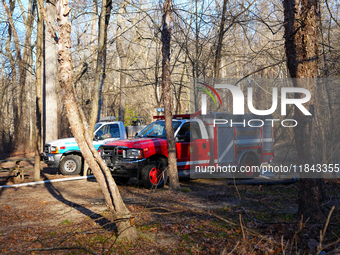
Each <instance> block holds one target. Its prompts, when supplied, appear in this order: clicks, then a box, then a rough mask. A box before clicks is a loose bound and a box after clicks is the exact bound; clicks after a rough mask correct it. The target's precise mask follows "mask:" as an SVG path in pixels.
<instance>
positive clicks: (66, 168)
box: [59, 155, 81, 175]
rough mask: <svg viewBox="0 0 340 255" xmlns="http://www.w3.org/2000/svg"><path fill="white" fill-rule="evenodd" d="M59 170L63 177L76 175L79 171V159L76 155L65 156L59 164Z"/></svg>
mask: <svg viewBox="0 0 340 255" xmlns="http://www.w3.org/2000/svg"><path fill="white" fill-rule="evenodd" d="M59 170H60V172H61V173H62V174H63V175H77V174H79V173H80V170H81V159H80V157H79V156H77V155H67V156H65V157H63V159H62V160H61V162H60V165H59Z"/></svg>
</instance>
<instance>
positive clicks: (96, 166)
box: [57, 0, 137, 240]
mask: <svg viewBox="0 0 340 255" xmlns="http://www.w3.org/2000/svg"><path fill="white" fill-rule="evenodd" d="M57 6H58V9H57V10H59V12H58V21H59V36H60V38H59V42H58V70H59V84H60V86H61V88H62V89H63V97H64V98H63V102H64V105H65V107H66V109H67V117H68V120H69V122H70V126H71V130H72V132H73V134H74V136H75V139H76V142H77V144H78V145H79V148H80V150H81V153H82V155H83V157H84V159H85V161H86V163H87V164H88V165H89V167H90V168H91V170H92V172H93V174H94V176H95V177H96V180H97V182H98V184H99V186H100V188H101V190H102V192H103V194H104V198H105V201H106V204H107V206H108V207H109V209H110V210H111V212H113V213H114V215H115V218H116V220H117V228H118V237H119V238H124V237H126V238H128V239H130V240H132V239H135V238H137V231H136V228H135V227H134V226H132V225H131V222H130V219H131V214H130V212H129V210H128V209H127V208H126V206H125V204H124V202H123V200H122V197H121V196H120V194H119V190H118V187H117V185H116V183H115V182H114V180H113V178H112V175H111V172H110V170H109V169H108V167H107V166H106V164H105V163H104V161H103V160H102V158H101V157H100V155H99V153H98V152H97V150H96V149H95V147H94V146H93V133H90V132H89V129H88V127H89V126H88V124H87V121H86V118H85V116H84V113H83V111H82V109H81V107H80V105H79V103H78V100H77V98H76V95H75V89H74V86H73V72H72V59H71V51H70V49H71V29H72V27H71V23H70V22H69V20H68V17H69V14H70V11H71V9H70V7H69V6H68V0H58V2H57Z"/></svg>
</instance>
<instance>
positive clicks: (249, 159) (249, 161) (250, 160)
mask: <svg viewBox="0 0 340 255" xmlns="http://www.w3.org/2000/svg"><path fill="white" fill-rule="evenodd" d="M253 166H256V170H255V171H254V169H252V168H251V167H253ZM259 166H260V165H259V163H258V159H257V158H256V156H254V155H253V154H247V155H245V156H243V158H242V159H241V163H240V167H243V170H245V172H241V171H240V173H239V174H238V176H236V177H237V178H256V177H259V175H260V172H259ZM244 167H245V168H244ZM240 170H241V169H240Z"/></svg>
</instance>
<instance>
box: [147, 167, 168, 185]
mask: <svg viewBox="0 0 340 255" xmlns="http://www.w3.org/2000/svg"><path fill="white" fill-rule="evenodd" d="M163 171H164V167H163V164H162V163H160V162H150V163H149V164H147V165H146V166H144V168H143V170H142V182H143V185H144V187H145V188H147V189H152V188H162V187H163V186H164V179H165V180H166V179H167V178H166V176H165V175H166V172H163Z"/></svg>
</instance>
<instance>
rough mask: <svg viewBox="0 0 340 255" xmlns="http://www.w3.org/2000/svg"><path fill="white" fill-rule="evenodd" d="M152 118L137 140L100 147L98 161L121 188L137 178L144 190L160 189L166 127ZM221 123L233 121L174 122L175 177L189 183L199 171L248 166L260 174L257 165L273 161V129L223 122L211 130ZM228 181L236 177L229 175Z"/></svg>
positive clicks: (188, 117) (165, 161)
mask: <svg viewBox="0 0 340 255" xmlns="http://www.w3.org/2000/svg"><path fill="white" fill-rule="evenodd" d="M251 117H252V116H250V115H249V114H248V115H245V120H244V121H243V122H242V123H246V121H248V119H250V118H251ZM154 118H156V119H157V120H156V121H155V122H153V123H151V124H150V125H148V126H147V127H146V128H144V129H143V130H142V131H140V132H139V133H138V135H136V137H135V138H133V139H126V140H119V141H114V142H110V143H106V144H105V145H102V146H100V147H99V153H100V155H101V157H102V158H103V160H104V161H105V162H106V164H107V166H108V167H109V168H110V170H111V172H112V175H113V177H114V178H116V179H117V180H118V181H119V182H127V181H128V180H129V178H130V177H137V178H138V179H140V180H142V182H143V185H144V186H145V187H147V188H153V187H162V186H163V185H164V182H165V181H164V180H166V177H167V173H166V171H164V170H165V169H166V167H167V164H168V148H167V140H166V134H165V121H164V116H155V117H154ZM222 118H233V116H232V115H230V114H224V113H222V114H219V115H216V114H215V115H214V114H210V115H204V116H202V115H201V116H195V115H194V116H192V115H189V114H185V115H175V116H174V118H173V121H172V123H173V128H174V135H175V141H176V153H177V169H178V175H179V177H190V173H192V170H193V169H195V168H196V167H197V166H199V167H209V166H213V167H217V166H235V167H240V166H241V165H248V166H257V167H258V168H259V167H260V165H261V164H263V163H268V162H270V161H271V160H272V159H273V157H274V150H273V148H274V147H273V145H274V138H273V135H274V129H273V128H272V127H271V125H268V124H266V125H263V126H257V127H253V126H252V127H250V126H246V124H245V125H242V124H240V123H241V122H240V121H238V122H237V123H238V124H236V125H234V126H231V125H230V124H225V122H224V123H223V124H216V125H213V123H214V120H215V119H222ZM256 118H257V119H258V118H259V117H258V116H256ZM264 118H265V117H264ZM236 119H237V120H238V119H239V117H237V118H235V120H236ZM235 122H236V121H235ZM238 173H239V172H238ZM258 175H259V171H258V172H256V171H247V172H242V173H239V176H238V177H240V178H254V177H257V176H258ZM224 177H225V175H224ZM229 177H230V178H232V177H234V176H233V173H230V176H229Z"/></svg>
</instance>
